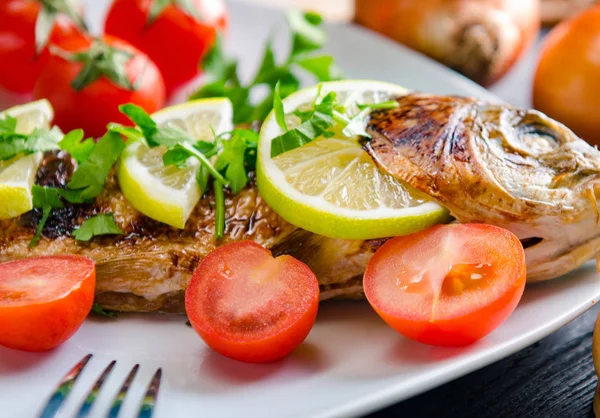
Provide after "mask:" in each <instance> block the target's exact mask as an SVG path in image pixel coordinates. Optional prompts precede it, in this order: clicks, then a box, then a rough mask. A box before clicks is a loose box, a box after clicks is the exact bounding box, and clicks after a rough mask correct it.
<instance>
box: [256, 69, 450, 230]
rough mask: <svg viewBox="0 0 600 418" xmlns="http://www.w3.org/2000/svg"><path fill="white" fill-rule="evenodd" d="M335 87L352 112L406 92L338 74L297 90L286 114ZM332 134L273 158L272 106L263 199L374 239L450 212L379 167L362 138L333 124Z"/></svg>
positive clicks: (304, 218)
mask: <svg viewBox="0 0 600 418" xmlns="http://www.w3.org/2000/svg"><path fill="white" fill-rule="evenodd" d="M331 91H334V92H336V94H337V97H338V101H339V102H341V103H342V104H344V106H345V108H346V112H347V116H349V117H352V116H354V115H355V114H357V113H358V112H359V109H358V107H357V106H356V104H357V103H358V104H370V103H380V102H385V101H388V100H391V99H393V98H395V97H398V96H401V95H403V94H406V90H405V89H404V88H402V87H400V86H397V85H394V84H388V83H383V82H378V81H352V80H347V81H338V82H330V83H323V84H322V85H321V90H320V93H319V89H318V87H311V88H307V89H303V90H300V91H298V92H296V93H294V94H293V95H291V96H289V97H287V98H286V99H284V100H283V105H284V110H285V113H286V115H287V116H286V119H287V125H288V128H293V127H294V126H296V125H297V124H298V123H300V120H299V119H298V118H297V117H295V116H293V115H288V114H289V113H291V112H293V111H294V110H296V109H300V110H307V109H310V106H311V104H312V103H313V102H314V101H315V98H316V96H317V95H318V94H320V95H321V97H323V96H324V95H326V94H327V93H329V92H331ZM334 132H335V134H334V136H333V137H331V138H323V137H322V138H318V139H317V140H315V141H313V142H310V143H309V144H307V145H305V146H303V147H300V148H296V149H294V150H291V151H288V152H285V153H283V154H280V155H278V156H277V157H275V158H271V157H270V155H271V141H272V140H273V138H275V137H276V136H278V135H281V134H282V129H281V128H280V127H279V125H278V124H277V121H276V120H275V115H274V112H271V114H270V115H269V116H268V117H267V119H266V120H265V122H264V124H263V126H262V129H261V132H260V140H259V145H258V166H257V180H258V187H259V190H260V193H261V195H262V197H263V198H264V199H265V201H266V202H267V203H268V204H269V205H270V206H271V207H272V208H273V209H274V210H275V211H276V212H277V213H278V214H279V215H281V216H282V217H283V218H285V219H286V220H287V221H288V222H290V223H292V224H294V225H296V226H299V227H301V228H304V229H306V230H309V231H311V232H314V233H317V234H320V235H325V236H329V237H333V238H343V239H372V238H383V237H389V236H397V235H406V234H409V233H412V232H416V231H419V230H421V229H424V228H427V227H429V226H431V225H433V224H435V223H438V222H441V221H444V220H446V219H447V216H448V214H447V211H446V210H445V209H444V208H442V207H441V206H440V205H438V204H437V203H435V202H433V201H431V199H430V198H428V197H427V196H425V195H424V194H422V193H420V192H418V191H416V190H414V189H412V188H411V187H410V186H408V185H406V184H404V183H402V182H400V181H398V180H396V179H394V178H393V177H391V176H389V175H387V174H385V173H383V172H381V171H380V170H379V169H378V168H377V166H376V165H375V163H374V162H373V160H372V159H371V158H370V156H369V155H368V154H367V153H366V152H365V151H364V150H363V149H362V147H361V145H360V143H359V142H358V138H348V137H345V136H344V135H342V134H341V132H340V129H334Z"/></svg>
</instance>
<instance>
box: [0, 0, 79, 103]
mask: <svg viewBox="0 0 600 418" xmlns="http://www.w3.org/2000/svg"><path fill="white" fill-rule="evenodd" d="M0 3H1V4H0V63H2V65H0V86H2V87H3V88H5V89H6V90H9V91H12V92H18V93H26V92H31V91H32V90H33V86H34V84H35V81H36V79H37V77H38V76H39V74H40V72H41V71H42V69H43V68H44V65H45V64H46V63H47V62H48V58H49V53H48V45H49V44H60V43H61V42H62V41H64V40H66V39H70V38H84V37H85V36H86V35H85V28H84V25H83V20H82V19H81V16H80V15H79V13H78V10H76V9H73V8H70V7H69V2H60V1H57V0H44V1H41V0H2V2H0ZM59 3H61V4H65V5H66V6H65V7H67V8H66V9H65V12H61V13H58V14H52V16H53V18H52V19H50V20H48V21H47V24H46V25H41V26H40V29H41V30H39V31H38V35H39V36H38V39H36V23H37V22H38V18H39V17H40V15H41V14H44V15H46V16H48V15H49V13H53V12H49V11H48V9H49V8H52V7H58V4H59ZM59 10H60V9H59ZM42 18H43V17H42ZM44 22H46V20H45V19H44Z"/></svg>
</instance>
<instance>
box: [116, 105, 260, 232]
mask: <svg viewBox="0 0 600 418" xmlns="http://www.w3.org/2000/svg"><path fill="white" fill-rule="evenodd" d="M120 110H121V112H122V113H123V114H125V115H126V116H127V117H128V118H129V119H131V121H132V122H133V123H135V124H136V125H137V127H138V128H137V129H133V128H128V127H124V126H121V125H118V124H112V125H110V126H109V129H110V130H111V131H113V132H115V133H119V134H121V135H125V136H126V137H128V138H129V139H130V140H137V141H139V140H143V141H145V143H146V144H147V145H148V146H149V147H156V146H164V147H165V148H166V149H167V151H166V152H165V153H164V154H163V163H164V165H165V166H168V165H175V166H177V167H185V166H186V164H187V161H188V159H189V158H190V157H191V158H195V159H197V160H198V161H199V162H200V167H199V170H198V174H197V177H196V180H197V181H198V184H199V186H200V188H201V190H202V192H205V191H206V188H207V186H208V181H209V179H210V177H212V178H213V179H214V180H215V181H214V183H213V186H214V188H215V189H214V193H215V203H216V209H215V210H216V217H215V222H216V225H215V236H216V237H217V238H218V239H219V238H222V237H223V231H224V229H225V198H224V194H223V187H224V186H228V187H229V188H230V190H231V191H232V193H234V194H237V193H239V192H240V191H241V190H242V189H243V188H244V187H246V184H248V171H251V170H254V168H255V166H256V148H257V143H258V134H257V133H256V132H254V131H251V130H248V129H236V130H234V131H232V132H227V133H223V134H221V135H218V136H215V137H214V138H213V141H206V140H203V139H201V140H197V139H194V138H193V137H192V136H191V135H190V134H189V133H187V132H186V131H184V130H182V129H180V128H177V127H174V126H158V125H157V124H156V122H154V120H152V118H151V117H150V116H149V115H148V114H147V113H146V112H145V111H144V110H143V109H142V108H140V107H138V106H135V105H132V104H127V105H123V106H121V107H120ZM213 157H214V158H213ZM213 161H214V163H213Z"/></svg>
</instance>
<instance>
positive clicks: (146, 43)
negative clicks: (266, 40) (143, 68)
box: [104, 0, 227, 93]
mask: <svg viewBox="0 0 600 418" xmlns="http://www.w3.org/2000/svg"><path fill="white" fill-rule="evenodd" d="M186 4H189V5H191V10H188V9H187V8H186ZM157 5H158V2H157V1H156V0H115V1H114V2H113V4H112V7H111V8H110V10H109V12H108V15H107V18H106V24H105V27H104V30H105V32H106V33H108V34H110V35H115V36H118V37H120V38H122V39H125V40H127V41H129V42H131V43H132V44H133V45H135V46H136V47H138V48H139V49H140V50H142V51H144V52H145V53H146V54H148V56H149V57H150V58H151V59H152V60H153V61H154V62H155V63H156V65H157V66H158V68H159V69H160V71H161V72H162V75H163V77H164V79H165V85H166V87H167V92H168V93H171V92H172V91H173V90H174V89H175V88H177V87H178V86H180V85H181V84H183V83H185V82H186V81H189V80H190V79H192V78H193V77H194V76H196V75H197V74H198V72H199V69H200V63H201V61H202V58H203V57H204V55H205V54H206V52H208V50H209V49H210V47H211V46H212V44H213V43H214V41H215V37H216V35H217V33H218V32H219V31H222V30H224V29H225V27H226V26H227V10H226V7H225V2H224V0H191V1H190V2H183V1H177V0H171V1H170V2H168V3H167V6H166V7H165V8H164V9H162V10H159V9H156V6H157ZM151 15H152V16H151Z"/></svg>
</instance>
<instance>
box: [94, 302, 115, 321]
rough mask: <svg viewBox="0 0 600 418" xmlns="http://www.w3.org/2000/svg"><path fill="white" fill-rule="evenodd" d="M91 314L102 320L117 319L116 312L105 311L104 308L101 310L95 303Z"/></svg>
mask: <svg viewBox="0 0 600 418" xmlns="http://www.w3.org/2000/svg"><path fill="white" fill-rule="evenodd" d="M91 312H92V313H93V314H96V315H99V316H102V317H104V318H110V319H117V317H118V315H117V313H116V312H113V311H107V310H105V309H104V308H102V307H101V306H100V305H98V304H97V303H94V304H93V305H92V311H91Z"/></svg>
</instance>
